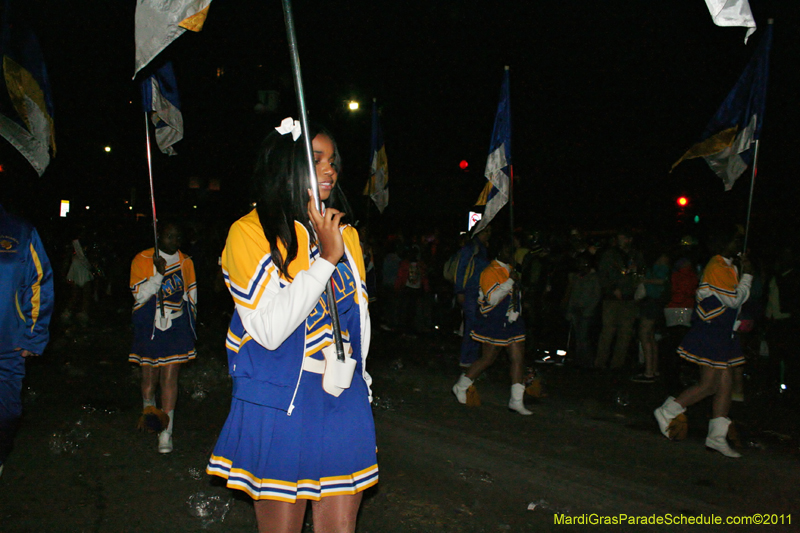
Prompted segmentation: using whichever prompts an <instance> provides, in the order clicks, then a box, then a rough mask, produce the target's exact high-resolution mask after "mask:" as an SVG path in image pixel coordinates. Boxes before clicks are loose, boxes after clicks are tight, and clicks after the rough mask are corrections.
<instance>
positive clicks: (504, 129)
mask: <svg viewBox="0 0 800 533" xmlns="http://www.w3.org/2000/svg"><path fill="white" fill-rule="evenodd" d="M508 85H509V83H508V67H506V69H505V72H504V73H503V86H502V87H501V89H500V103H499V104H498V105H497V115H496V116H495V119H494V129H493V130H492V141H491V143H490V144H489V157H488V158H487V159H486V170H485V171H484V176H486V179H487V180H489V181H488V182H487V183H486V187H484V190H483V192H482V193H481V196H480V198H479V199H478V202H477V205H485V206H486V207H485V208H484V211H483V217H482V218H481V220H480V221H479V222H478V223H477V224H476V225H475V229H474V233H478V232H480V231H482V230H483V228H485V227H486V226H487V225H488V224H489V222H491V220H492V219H493V218H494V216H495V215H496V214H497V213H498V211H500V209H502V208H503V206H504V205H506V204H507V203H508V195H509V188H510V186H511V178H510V177H509V171H510V167H511V100H510V98H509V94H508Z"/></svg>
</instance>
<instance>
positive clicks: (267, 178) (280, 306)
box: [206, 119, 378, 533]
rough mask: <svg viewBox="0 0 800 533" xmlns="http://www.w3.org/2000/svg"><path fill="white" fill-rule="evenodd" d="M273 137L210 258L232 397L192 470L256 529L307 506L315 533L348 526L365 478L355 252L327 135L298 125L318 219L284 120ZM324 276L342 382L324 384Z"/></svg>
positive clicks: (371, 477)
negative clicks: (308, 151)
mask: <svg viewBox="0 0 800 533" xmlns="http://www.w3.org/2000/svg"><path fill="white" fill-rule="evenodd" d="M275 129H276V130H277V132H273V133H271V134H270V135H269V136H267V138H266V140H265V142H264V145H263V147H262V150H261V152H260V155H259V159H258V162H257V165H256V170H255V176H254V178H255V189H256V200H257V207H256V208H255V209H253V210H252V211H251V212H250V213H249V214H247V215H245V216H244V217H242V218H241V219H239V220H238V221H236V222H235V223H234V224H233V226H231V229H230V232H229V234H228V239H227V242H226V245H225V250H224V251H223V253H222V268H223V274H224V277H225V283H226V284H227V286H228V290H229V291H230V293H231V295H232V296H233V300H234V303H235V306H236V309H235V312H234V314H233V318H232V319H231V324H230V328H229V330H228V335H227V339H226V343H225V344H226V348H227V352H228V370H229V372H230V374H231V377H232V378H233V400H232V402H231V410H230V414H229V415H228V419H227V421H226V422H225V425H224V427H223V428H222V432H221V434H220V436H219V439H218V440H217V444H216V447H215V448H214V452H213V454H212V456H211V459H210V460H209V464H208V467H207V469H206V471H207V472H208V473H209V474H212V475H216V476H220V477H222V478H225V479H226V480H227V485H228V487H231V488H234V489H239V490H242V491H244V492H246V493H247V494H248V495H249V496H250V497H251V498H253V500H254V504H255V505H254V506H255V512H256V519H257V521H258V528H259V531H261V532H266V531H269V532H286V533H289V532H299V531H301V530H302V527H303V518H304V515H305V510H306V503H307V501H308V500H311V501H312V512H313V518H314V528H315V531H318V532H319V531H335V532H352V531H355V523H356V515H357V513H358V508H359V505H360V503H361V497H362V491H364V490H365V489H366V488H368V487H371V486H373V485H375V484H376V483H377V482H378V466H377V458H376V445H375V427H374V423H373V419H372V410H371V407H370V404H371V399H372V398H371V391H370V383H371V382H372V379H371V378H370V376H369V374H368V373H367V371H366V368H365V366H364V363H365V360H366V357H367V351H368V349H369V339H370V325H369V315H368V312H367V301H368V297H367V291H366V284H365V279H366V275H365V268H364V261H363V254H362V252H361V246H360V244H359V238H358V233H357V232H356V230H355V229H354V228H352V227H351V226H348V225H343V224H342V223H341V218H342V217H343V216H344V215H345V213H346V212H348V206H347V201H346V199H345V197H344V195H343V193H342V191H341V189H340V187H339V185H338V184H337V180H338V172H339V169H340V159H339V153H338V149H337V147H336V144H335V142H334V140H333V137H332V136H331V135H330V133H328V132H327V131H325V130H324V129H321V128H318V127H314V126H312V127H311V132H310V133H311V139H312V147H313V151H314V159H315V161H316V174H317V182H318V185H319V195H320V199H321V200H322V201H323V202H325V205H326V206H327V208H326V209H324V210H323V213H320V212H319V211H318V210H317V208H316V205H315V203H314V201H313V200H312V199H310V197H311V195H310V191H309V190H308V189H307V183H308V169H307V168H306V161H307V158H306V157H305V150H304V143H303V142H302V140H300V139H299V135H305V134H306V133H305V132H302V133H301V132H300V125H299V123H298V122H297V121H292V120H291V119H286V120H284V121H283V122H282V123H281V126H280V127H279V128H275ZM329 279H332V282H333V287H334V294H335V298H336V301H337V305H338V311H339V320H340V326H341V328H340V329H341V331H342V337H343V340H344V341H345V351H346V352H347V359H348V361H347V362H348V365H342V366H341V367H347V368H349V369H350V372H351V374H352V381H351V382H350V385H349V387H342V388H336V387H334V388H330V387H329V386H327V383H328V377H329V376H330V375H331V374H332V371H333V368H334V367H336V366H337V363H336V361H331V362H330V363H326V359H328V358H327V357H326V354H328V355H329V354H330V351H331V350H332V349H333V345H332V344H333V335H332V328H331V318H330V315H329V313H328V306H327V297H326V294H325V286H326V283H327V281H328V280H329ZM334 359H335V357H334ZM337 368H339V367H337Z"/></svg>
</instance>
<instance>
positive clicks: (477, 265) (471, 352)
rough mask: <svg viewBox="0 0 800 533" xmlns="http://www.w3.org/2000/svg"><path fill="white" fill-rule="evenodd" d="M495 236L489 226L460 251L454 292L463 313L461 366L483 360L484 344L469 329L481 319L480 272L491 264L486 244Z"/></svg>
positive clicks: (468, 365) (464, 366) (467, 366)
mask: <svg viewBox="0 0 800 533" xmlns="http://www.w3.org/2000/svg"><path fill="white" fill-rule="evenodd" d="M491 236H492V226H491V225H488V226H486V227H485V228H484V229H483V230H481V231H480V232H479V233H478V234H476V235H474V236H473V237H472V240H470V241H469V242H468V243H467V244H466V246H464V247H463V248H461V251H460V252H459V253H458V266H457V267H456V280H455V293H456V299H457V300H458V303H460V304H461V309H462V311H463V315H464V337H463V339H462V341H461V356H460V358H459V365H460V366H461V367H462V368H469V367H470V365H472V363H474V362H475V361H477V360H478V359H480V356H481V344H480V343H479V342H477V341H476V340H474V339H473V338H472V337H470V331H472V330H473V328H474V327H475V323H476V321H477V320H478V292H479V291H480V286H481V272H483V270H484V269H485V268H486V267H488V266H489V254H488V252H487V251H486V247H487V246H488V245H489V238H490V237H491Z"/></svg>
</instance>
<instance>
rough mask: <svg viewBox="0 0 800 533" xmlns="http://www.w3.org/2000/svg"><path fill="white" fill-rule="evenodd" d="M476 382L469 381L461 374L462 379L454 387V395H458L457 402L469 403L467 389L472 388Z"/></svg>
mask: <svg viewBox="0 0 800 533" xmlns="http://www.w3.org/2000/svg"><path fill="white" fill-rule="evenodd" d="M473 383H474V381H472V380H471V379H469V378H468V377H467V375H466V374H461V377H460V378H458V381H456V384H455V385H453V394H455V395H456V400H458V403H460V404H466V403H467V389H468V388H470V387H471V386H472V384H473Z"/></svg>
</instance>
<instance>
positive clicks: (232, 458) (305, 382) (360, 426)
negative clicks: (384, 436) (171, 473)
mask: <svg viewBox="0 0 800 533" xmlns="http://www.w3.org/2000/svg"><path fill="white" fill-rule="evenodd" d="M294 405H295V409H294V411H292V414H291V416H289V415H288V414H287V412H286V411H283V410H280V409H275V408H271V407H266V406H263V405H257V404H254V403H250V402H245V401H242V400H238V399H236V398H234V399H233V401H232V403H231V411H230V414H229V415H228V419H227V420H226V421H225V425H224V426H223V428H222V431H221V433H220V436H219V439H217V444H216V446H215V447H214V452H213V454H212V455H211V458H210V460H209V463H208V467H207V468H206V472H207V473H208V474H211V475H216V476H220V477H222V478H225V479H226V480H227V486H228V487H230V488H232V489H238V490H242V491H244V492H246V493H247V494H248V495H249V496H250V497H251V498H253V499H255V500H278V501H284V502H290V503H294V502H295V501H296V500H297V499H307V500H316V501H318V500H319V499H320V498H324V497H326V496H338V495H347V494H356V493H357V492H360V491H362V490H364V489H366V488H368V487H371V486H373V485H375V484H376V483H377V482H378V464H377V454H376V445H375V424H374V421H373V418H372V408H371V406H370V403H369V398H368V391H367V385H366V383H365V382H364V380H363V379H362V378H361V364H360V363H359V365H358V368H357V369H356V372H355V375H354V376H353V382H352V384H351V386H350V388H349V389H346V390H345V391H343V392H342V394H341V395H340V396H339V397H338V398H337V397H334V396H331V395H330V394H327V393H326V392H325V391H323V390H322V376H321V375H319V374H314V373H311V372H304V373H303V376H302V379H301V380H300V387H299V389H298V392H297V397H296V398H295V401H294ZM286 407H287V408H288V406H286Z"/></svg>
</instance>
